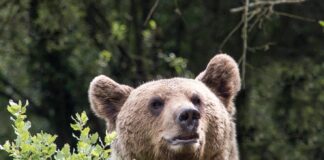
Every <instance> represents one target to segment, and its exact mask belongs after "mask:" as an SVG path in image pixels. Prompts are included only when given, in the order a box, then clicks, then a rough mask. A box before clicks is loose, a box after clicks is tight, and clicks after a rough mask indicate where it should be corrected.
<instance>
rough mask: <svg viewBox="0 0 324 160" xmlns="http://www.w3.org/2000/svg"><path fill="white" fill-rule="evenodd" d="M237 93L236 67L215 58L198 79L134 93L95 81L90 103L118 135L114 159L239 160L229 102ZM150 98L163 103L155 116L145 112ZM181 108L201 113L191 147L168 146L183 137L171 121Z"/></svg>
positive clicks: (228, 59) (227, 59)
mask: <svg viewBox="0 0 324 160" xmlns="http://www.w3.org/2000/svg"><path fill="white" fill-rule="evenodd" d="M239 90H240V77H239V70H238V66H237V64H236V62H235V61H234V60H233V59H232V58H231V57H230V56H228V55H225V54H219V55H216V56H215V57H214V58H212V59H211V61H210V62H209V64H208V65H207V68H206V69H205V71H203V72H202V73H200V74H199V75H198V76H197V77H196V79H186V78H172V79H162V80H157V81H151V82H147V83H145V84H143V85H141V86H139V87H137V88H135V89H133V88H132V87H129V86H126V85H121V84H118V83H117V82H115V81H113V80H112V79H110V78H108V77H106V76H103V75H101V76H98V77H96V78H95V79H94V80H93V81H92V82H91V84H90V88H89V100H90V103H91V108H92V110H93V111H94V112H95V113H96V115H97V116H98V117H101V118H103V119H104V120H105V121H106V122H107V128H108V130H109V131H112V130H116V132H117V135H118V136H117V139H116V140H115V141H114V143H113V144H112V149H113V154H112V158H113V159H122V160H133V159H136V160H148V159H157V160H162V159H163V160H176V159H185V160H237V159H239V158H238V149H237V143H236V132H235V130H236V129H235V122H234V113H235V107H234V104H233V100H234V98H235V96H236V94H237V92H238V91H239ZM193 95H197V96H198V97H199V98H200V101H201V103H200V104H199V106H195V105H194V104H193V102H192V99H191V98H192V97H193ZM154 97H160V98H161V99H163V101H164V104H163V110H162V111H161V112H160V113H159V114H158V115H155V114H152V112H151V111H150V109H149V106H150V102H151V100H152V98H154ZM183 106H189V107H196V108H197V109H198V110H199V113H200V115H201V118H200V119H199V125H198V129H197V132H198V134H199V138H198V142H197V143H195V144H192V145H191V144H190V145H180V146H174V145H171V144H170V143H168V141H167V140H168V139H169V138H172V137H176V136H177V135H179V134H180V135H181V134H182V133H183V130H182V129H181V127H179V125H178V124H177V122H176V120H175V117H176V114H177V113H179V110H180V108H181V107H183Z"/></svg>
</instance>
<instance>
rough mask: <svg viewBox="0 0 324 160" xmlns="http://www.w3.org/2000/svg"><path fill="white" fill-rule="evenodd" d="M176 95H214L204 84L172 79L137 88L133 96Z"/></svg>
mask: <svg viewBox="0 0 324 160" xmlns="http://www.w3.org/2000/svg"><path fill="white" fill-rule="evenodd" d="M176 93H183V94H193V93H210V94H211V93H212V92H211V91H210V90H209V89H208V88H207V87H206V86H205V85H204V84H203V83H202V82H200V81H198V80H194V79H188V78H171V79H161V80H155V81H150V82H147V83H144V84H142V85H141V86H139V87H137V88H136V89H135V90H134V91H133V92H132V93H131V95H133V96H139V95H143V94H157V95H161V94H169V95H173V94H176Z"/></svg>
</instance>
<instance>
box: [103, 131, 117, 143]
mask: <svg viewBox="0 0 324 160" xmlns="http://www.w3.org/2000/svg"><path fill="white" fill-rule="evenodd" d="M116 137H117V133H116V132H112V133H110V134H107V135H106V137H105V144H106V145H108V144H110V143H111V142H112V141H113V140H114V139H115V138H116Z"/></svg>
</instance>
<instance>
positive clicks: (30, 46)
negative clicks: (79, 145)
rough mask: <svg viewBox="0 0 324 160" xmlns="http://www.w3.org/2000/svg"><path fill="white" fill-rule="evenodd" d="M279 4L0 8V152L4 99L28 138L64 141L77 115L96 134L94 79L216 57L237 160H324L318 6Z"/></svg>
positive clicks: (83, 0)
mask: <svg viewBox="0 0 324 160" xmlns="http://www.w3.org/2000/svg"><path fill="white" fill-rule="evenodd" d="M282 1H284V0H263V1H261V0H251V1H250V2H249V1H248V0H247V2H249V6H245V8H244V7H243V8H240V7H241V6H244V5H245V3H244V2H246V1H243V0H229V1H226V0H223V1H217V0H168V1H166V0H165V1H164V0H163V1H162V0H161V1H160V0H129V1H125V0H97V1H92V0H89V1H87V0H68V1H54V0H24V1H23V0H0V106H1V108H0V143H1V144H3V143H4V141H5V140H6V139H11V138H12V137H13V130H12V126H11V125H10V120H9V114H8V113H7V111H6V105H7V104H8V101H9V99H14V100H23V101H24V100H26V99H28V100H29V102H30V104H31V105H30V107H29V110H28V115H29V117H30V120H31V122H32V124H33V127H32V131H33V132H34V133H35V132H39V131H41V130H44V131H46V132H50V133H55V134H58V135H59V138H58V141H57V143H58V144H59V145H62V144H63V143H65V142H69V143H73V140H72V136H71V135H72V130H71V129H70V125H69V123H70V122H71V115H74V114H75V113H76V112H80V111H82V110H86V111H87V113H88V115H89V117H90V120H91V128H92V130H94V131H100V133H101V134H102V135H103V134H104V129H105V126H104V124H103V121H101V120H99V119H98V118H96V117H95V116H94V115H93V114H92V112H91V111H90V110H89V103H88V97H87V89H88V85H89V82H90V81H91V79H92V78H93V77H94V76H96V75H98V74H105V75H109V76H110V77H112V78H113V79H115V80H116V81H118V82H121V83H125V84H130V85H133V86H138V85H139V84H141V83H142V82H144V81H147V80H152V79H156V78H161V77H162V78H168V77H174V76H185V77H194V76H195V75H197V74H198V73H199V72H200V71H202V70H203V69H204V67H205V66H206V64H207V63H208V61H209V59H210V58H211V57H213V56H214V55H215V54H216V53H218V52H219V51H220V50H221V51H223V52H226V53H228V54H229V55H231V56H233V57H234V58H235V59H236V60H237V61H238V62H239V63H240V67H241V71H242V77H244V88H243V89H242V91H241V92H240V94H239V96H238V98H237V100H236V104H237V124H238V139H239V147H240V156H241V159H250V160H251V159H252V160H254V159H255V160H258V159H268V160H272V159H299V160H306V159H324V32H323V29H324V24H323V27H322V26H321V25H320V24H319V20H323V19H324V1H323V0H307V1H305V2H302V0H287V2H288V3H281V2H282ZM289 2H301V3H289ZM233 8H236V9H233ZM323 23H324V22H323ZM1 156H2V157H3V158H1ZM0 159H5V156H4V153H0Z"/></svg>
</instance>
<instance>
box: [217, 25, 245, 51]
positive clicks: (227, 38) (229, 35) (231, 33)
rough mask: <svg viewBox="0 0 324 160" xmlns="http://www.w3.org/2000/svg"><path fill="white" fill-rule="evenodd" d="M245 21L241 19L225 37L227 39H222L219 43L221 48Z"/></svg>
mask: <svg viewBox="0 0 324 160" xmlns="http://www.w3.org/2000/svg"><path fill="white" fill-rule="evenodd" d="M242 24H243V21H240V22H239V23H238V24H237V25H236V26H235V27H234V28H233V29H232V31H231V32H230V33H229V34H228V35H227V36H226V37H225V39H224V40H223V41H222V43H221V44H220V45H219V50H222V49H223V47H224V46H225V44H226V43H227V41H228V40H229V39H230V38H231V37H232V36H233V34H234V33H235V32H236V31H237V30H238V29H239V28H240V27H241V26H242Z"/></svg>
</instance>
